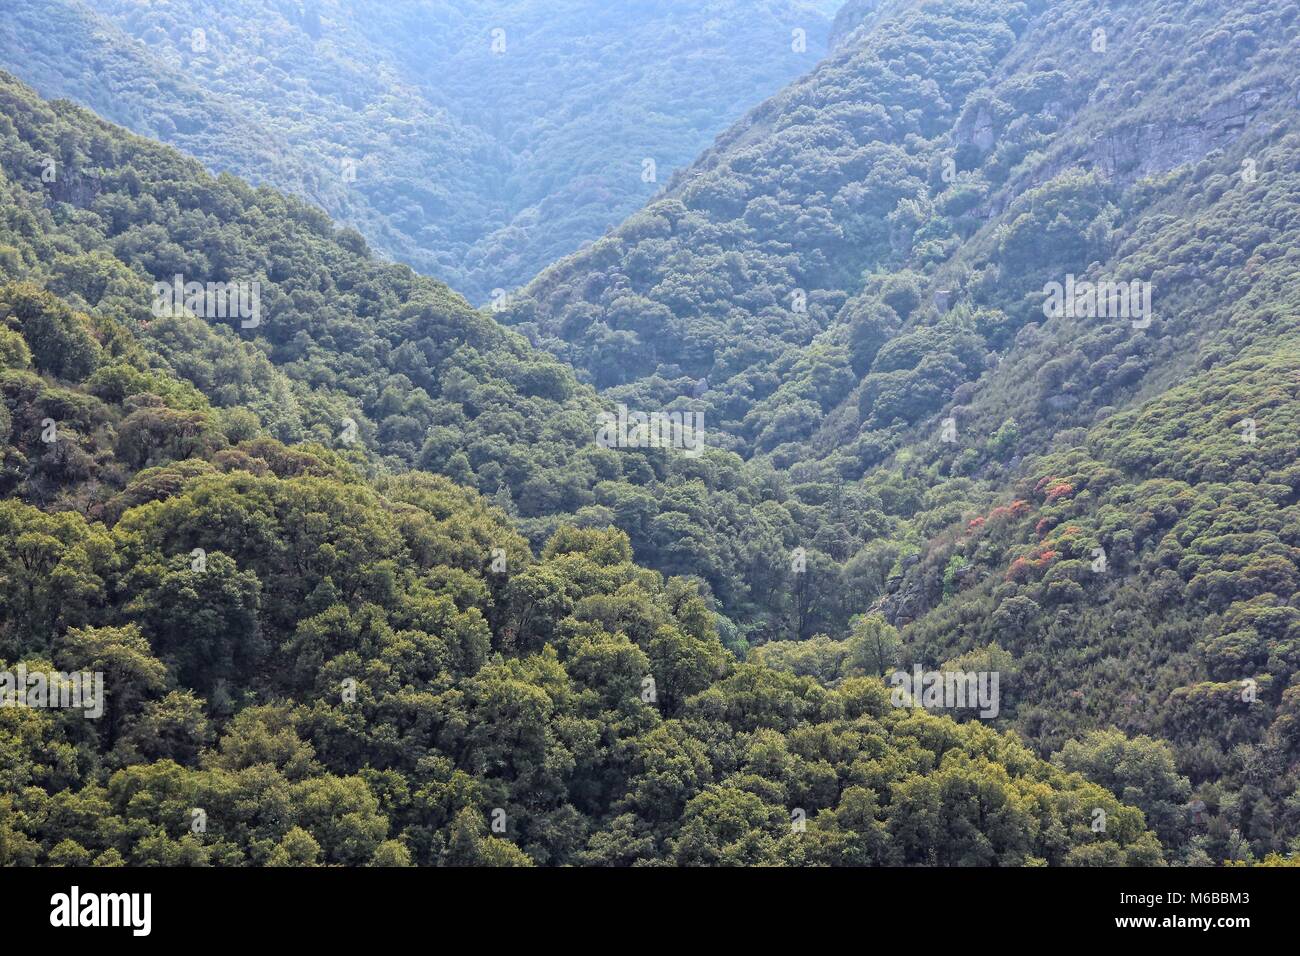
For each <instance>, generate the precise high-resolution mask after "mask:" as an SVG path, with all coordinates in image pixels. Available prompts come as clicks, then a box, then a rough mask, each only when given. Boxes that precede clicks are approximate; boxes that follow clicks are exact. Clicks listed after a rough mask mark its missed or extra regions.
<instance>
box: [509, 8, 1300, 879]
mask: <svg viewBox="0 0 1300 956" xmlns="http://www.w3.org/2000/svg"><path fill="white" fill-rule="evenodd" d="M838 32H839V33H840V36H839V37H838V44H839V45H838V47H837V51H836V52H835V53H833V54H832V56H831V57H829V58H828V60H827V61H826V62H825V63H824V64H822V65H821V66H820V67H819V68H818V70H817V71H816V72H815V73H814V74H813V75H811V76H810V77H808V78H807V79H805V80H803V81H800V82H798V83H796V84H794V85H793V86H792V87H790V88H789V89H788V90H786V91H785V92H783V93H782V94H781V95H779V96H778V97H776V98H774V99H773V100H771V101H769V102H768V103H767V104H764V105H763V106H762V107H760V108H758V109H756V110H755V111H754V112H753V113H752V114H751V115H750V116H749V117H748V118H746V120H744V121H742V122H741V123H740V124H738V125H737V126H736V127H735V128H734V129H733V130H732V131H730V132H729V133H728V134H726V135H724V136H723V137H721V138H720V140H719V142H718V143H717V144H716V145H715V147H714V148H713V149H712V150H710V151H709V152H708V153H707V154H705V155H704V156H703V157H702V158H701V159H700V160H699V161H698V162H697V163H696V165H695V166H694V167H692V169H691V170H689V171H687V172H685V173H683V174H682V175H681V176H679V177H678V178H677V179H676V180H675V181H674V184H673V188H672V189H671V190H670V193H669V195H668V196H666V197H665V198H663V199H662V200H659V201H657V202H655V203H652V204H650V205H649V206H648V207H647V208H646V210H644V211H643V212H641V213H638V214H637V215H636V216H634V217H632V218H631V219H629V220H628V222H627V223H625V224H624V226H622V227H620V229H619V230H616V231H615V232H614V233H613V234H612V235H611V236H609V237H607V238H606V239H604V240H602V241H601V242H599V243H597V244H596V245H595V246H593V247H592V248H591V249H590V250H587V251H585V252H583V253H580V254H578V255H576V256H574V257H571V258H570V259H568V260H565V261H564V262H561V263H559V264H557V265H556V266H555V267H553V268H552V269H550V270H548V271H547V272H546V273H544V274H543V275H541V276H540V277H539V278H538V279H537V280H535V281H534V282H533V283H532V284H531V285H530V286H529V287H528V289H527V290H525V293H524V294H523V295H522V296H521V297H520V298H519V299H518V300H517V303H516V305H515V308H514V310H513V311H512V313H511V314H510V319H511V320H512V321H514V322H516V323H518V326H519V327H520V328H521V329H523V330H524V331H526V332H527V333H528V334H529V335H530V337H531V338H533V339H534V340H535V341H536V342H538V343H539V344H542V345H544V346H545V347H547V348H549V349H551V350H552V351H554V352H556V354H558V355H560V356H562V357H563V358H565V359H566V360H567V361H570V362H572V363H574V364H575V365H576V366H578V367H579V368H581V369H586V370H587V372H588V374H589V377H590V378H591V379H592V380H593V381H594V382H595V383H596V384H598V385H601V386H603V387H604V388H605V394H606V396H607V397H609V398H613V399H618V400H621V401H625V402H626V403H627V404H629V405H630V406H632V407H642V408H656V407H682V408H691V409H695V410H700V411H702V412H703V413H704V416H705V420H706V421H709V422H711V423H712V424H713V432H712V433H713V434H714V435H715V436H716V435H717V433H718V432H719V431H721V432H724V433H725V436H724V437H721V438H720V439H719V440H720V441H721V443H723V444H724V445H725V446H726V447H730V448H732V449H734V450H736V451H737V452H739V453H740V454H741V455H742V456H744V457H746V458H748V459H749V460H750V462H751V463H753V464H756V465H758V466H759V468H760V469H763V468H769V467H770V468H771V469H772V470H773V471H774V472H775V473H776V474H778V475H781V476H782V477H783V480H784V481H785V482H787V483H788V484H787V487H788V488H789V489H791V491H792V494H793V496H794V497H796V498H797V499H800V500H806V501H809V502H814V503H822V502H830V501H835V502H837V503H838V502H843V501H845V500H846V497H845V496H848V495H852V496H853V497H852V498H851V499H847V500H852V501H853V502H854V505H850V506H849V508H848V509H847V510H848V517H847V520H843V521H838V522H837V521H835V520H834V519H835V518H836V516H837V515H838V513H839V507H840V506H839V505H838V504H837V505H836V507H835V508H834V509H830V510H828V511H826V512H823V513H822V514H821V515H820V516H819V518H818V522H819V523H818V537H817V539H816V540H815V541H812V542H811V543H810V547H808V549H807V562H808V564H807V568H808V570H807V571H806V572H805V576H804V577H803V578H802V579H800V578H798V577H793V576H792V577H791V578H790V579H789V580H793V581H798V582H799V584H797V585H795V586H794V587H796V588H800V587H801V588H802V589H803V593H804V595H805V596H807V595H811V599H810V601H809V606H808V608H807V613H806V614H803V613H800V614H798V623H797V626H796V627H795V636H797V637H799V638H804V637H807V636H808V635H809V634H810V633H812V632H814V631H816V630H825V631H826V632H827V633H828V634H831V635H834V636H836V637H839V638H843V640H838V641H837V640H820V639H819V640H814V641H805V642H803V643H801V644H798V645H794V644H791V643H788V642H780V643H775V644H767V645H765V646H763V647H762V648H761V649H760V653H759V656H760V657H762V658H763V659H764V660H765V661H769V662H771V663H773V664H774V665H776V666H781V667H785V668H788V669H791V670H793V671H795V672H797V673H804V674H815V675H818V676H820V677H822V678H823V679H829V680H834V679H835V676H836V674H837V673H839V668H840V667H841V666H842V665H843V663H844V662H845V661H846V660H849V659H850V657H851V655H850V652H849V644H848V641H849V640H859V639H862V638H863V637H870V636H871V635H873V634H879V633H880V624H879V623H874V624H873V623H871V621H872V619H871V618H866V619H862V620H860V621H859V622H858V623H857V624H856V625H854V627H853V628H852V629H850V628H849V627H846V626H845V623H844V621H843V619H842V618H839V617H838V616H837V614H838V612H837V611H836V609H835V608H834V607H833V605H834V603H835V601H834V599H833V598H831V597H830V596H829V595H832V594H843V593H844V592H845V590H846V589H847V590H849V591H850V593H851V594H852V598H851V599H850V600H849V601H848V602H847V603H848V604H850V605H851V606H854V609H855V610H856V611H859V612H866V611H876V612H879V613H880V614H882V615H883V616H884V618H885V621H886V622H887V623H888V624H890V625H893V626H895V627H897V628H898V631H899V638H900V641H901V644H900V646H899V648H898V651H897V656H896V658H895V659H896V660H897V661H898V662H900V663H902V664H903V665H905V666H911V665H912V664H920V665H922V666H924V667H936V666H945V667H957V668H969V669H976V670H979V669H985V668H992V669H1001V671H1002V672H1003V673H1004V675H1008V681H1009V684H1008V689H1007V691H1006V694H1007V700H1008V702H1009V705H1010V706H1009V709H1008V711H1006V712H1004V713H1003V714H1002V715H1001V716H1000V717H999V720H1004V721H1008V722H1010V724H1011V725H1012V726H1015V727H1016V728H1017V729H1019V730H1020V731H1021V732H1022V733H1024V734H1025V735H1026V737H1027V738H1028V739H1029V740H1030V741H1031V742H1033V743H1034V744H1035V746H1037V747H1038V748H1039V750H1040V752H1041V753H1044V754H1046V753H1051V752H1053V751H1059V754H1058V759H1060V760H1061V761H1062V762H1063V764H1064V765H1066V766H1071V767H1074V768H1084V767H1087V768H1091V769H1092V770H1093V771H1095V772H1098V773H1101V774H1102V777H1101V778H1103V779H1106V780H1108V785H1110V786H1112V787H1113V789H1115V791H1116V792H1123V793H1129V794H1130V795H1131V796H1132V797H1133V798H1134V799H1136V800H1138V802H1139V803H1140V804H1141V805H1143V806H1144V808H1145V809H1147V811H1148V815H1149V818H1151V819H1159V820H1160V821H1161V822H1160V823H1159V825H1158V828H1159V829H1160V831H1161V833H1162V837H1163V838H1165V839H1166V840H1167V841H1168V842H1169V843H1171V844H1173V845H1176V846H1178V847H1179V851H1178V852H1179V855H1180V856H1182V857H1183V858H1185V859H1187V860H1189V861H1193V862H1206V861H1207V860H1213V861H1217V860H1222V859H1225V858H1240V859H1245V858H1249V857H1251V856H1252V855H1254V856H1255V857H1258V856H1261V855H1263V854H1267V853H1270V852H1276V851H1285V850H1287V849H1288V848H1294V846H1295V841H1296V840H1297V838H1298V837H1300V817H1298V816H1297V814H1296V807H1297V806H1300V803H1298V802H1297V792H1298V791H1297V784H1298V781H1300V738H1297V736H1296V724H1295V721H1294V719H1293V716H1292V714H1291V711H1292V710H1293V709H1294V701H1293V697H1294V694H1295V692H1294V686H1293V684H1294V681H1295V663H1294V661H1293V660H1292V658H1293V656H1294V652H1295V651H1294V646H1293V645H1294V643H1295V640H1296V638H1297V634H1298V633H1300V632H1297V631H1296V627H1297V622H1296V620H1294V618H1295V615H1296V609H1297V608H1300V551H1298V550H1297V545H1298V544H1300V528H1298V527H1297V496H1298V494H1300V481H1298V480H1297V479H1298V475H1300V473H1298V472H1297V466H1296V462H1297V458H1298V457H1300V455H1298V452H1297V449H1300V427H1298V425H1297V420H1296V416H1295V405H1296V401H1297V390H1296V380H1295V375H1296V372H1297V371H1298V370H1300V369H1298V368H1297V366H1298V365H1300V299H1298V298H1297V292H1296V289H1297V280H1300V276H1298V275H1297V266H1298V265H1300V257H1298V256H1297V253H1296V251H1295V250H1296V248H1297V241H1298V239H1300V236H1298V231H1300V115H1298V113H1300V84H1298V83H1297V80H1296V78H1295V73H1294V69H1293V66H1292V65H1293V64H1294V63H1295V62H1296V61H1297V57H1298V56H1300V49H1298V37H1300V6H1298V5H1297V4H1295V3H1263V2H1260V3H1249V2H1248V3H1227V2H1219V0H1206V2H1198V3H1188V4H1180V5H1178V6H1177V9H1175V8H1174V7H1173V6H1172V5H1169V4H1165V3H1157V2H1141V0H1134V2H1130V3H1123V4H1107V5H1104V6H1103V5H1099V4H1097V3H1092V2H1083V0H1080V2H1065V3H1053V4H1047V3H1034V2H1029V3H998V2H960V0H956V2H943V3H940V2H897V3H893V4H884V5H881V6H880V7H879V8H876V9H875V10H874V12H873V14H872V17H871V19H870V21H869V22H868V23H867V24H866V26H865V28H864V29H861V30H858V31H857V32H844V31H838ZM1067 282H1068V283H1069V286H1070V288H1072V289H1073V288H1076V286H1077V287H1078V288H1083V286H1082V285H1081V284H1083V283H1094V284H1096V283H1105V282H1110V283H1124V285H1125V287H1127V286H1128V284H1129V283H1133V282H1136V283H1138V286H1137V287H1135V288H1140V292H1141V294H1142V295H1145V296H1147V297H1148V298H1147V300H1146V301H1147V303H1148V304H1149V306H1150V308H1149V309H1148V308H1146V307H1145V305H1144V303H1143V301H1142V299H1141V296H1139V297H1138V298H1137V299H1135V300H1133V301H1132V302H1131V303H1130V302H1129V301H1128V300H1125V301H1124V302H1123V309H1125V310H1127V309H1129V307H1130V305H1132V307H1133V309H1134V310H1136V311H1134V312H1133V314H1129V312H1127V311H1124V312H1120V311H1110V310H1108V309H1107V308H1106V307H1105V306H1103V307H1101V308H1100V309H1095V310H1094V311H1089V310H1088V308H1086V307H1085V306H1086V305H1087V303H1086V301H1085V300H1083V299H1080V305H1079V309H1078V310H1077V311H1076V310H1074V309H1070V310H1057V311H1052V310H1051V308H1050V300H1049V292H1050V289H1051V288H1052V283H1058V284H1059V287H1058V291H1059V288H1062V287H1064V286H1065V285H1066V283H1067ZM804 305H806V309H804V308H801V307H802V306H804ZM1093 305H1094V306H1095V305H1096V303H1095V302H1094V303H1093ZM867 502H870V505H869V506H868V510H866V511H864V510H862V508H861V505H862V503H867ZM825 518H830V519H831V520H830V521H824V520H822V519H825ZM846 533H847V534H846ZM796 603H798V602H797V600H796ZM787 620H789V618H787ZM850 635H853V636H852V637H851V636H850ZM1110 727H1118V728H1120V730H1122V731H1124V732H1125V733H1128V734H1131V735H1150V737H1147V736H1137V737H1136V738H1135V739H1133V740H1131V741H1129V742H1127V743H1125V742H1124V738H1123V737H1122V736H1121V737H1112V736H1109V734H1110V733H1111V732H1110V731H1109V730H1108V729H1107V728H1110ZM1085 735H1091V736H1086V739H1085V742H1084V743H1071V744H1068V745H1066V741H1069V740H1071V739H1076V740H1077V739H1079V738H1085ZM1117 740H1118V741H1119V742H1118V743H1117ZM1062 748H1064V749H1062ZM1117 761H1118V762H1119V763H1121V764H1122V765H1123V766H1124V768H1125V769H1123V770H1122V771H1119V772H1113V771H1108V770H1105V768H1106V767H1107V766H1108V765H1110V764H1113V763H1115V762H1117ZM1103 771H1104V772H1103Z"/></svg>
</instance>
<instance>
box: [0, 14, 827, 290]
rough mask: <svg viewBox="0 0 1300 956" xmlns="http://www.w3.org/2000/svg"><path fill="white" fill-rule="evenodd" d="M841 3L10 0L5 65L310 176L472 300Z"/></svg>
mask: <svg viewBox="0 0 1300 956" xmlns="http://www.w3.org/2000/svg"><path fill="white" fill-rule="evenodd" d="M836 5H837V4H836V3H835V2H834V0H758V2H755V0H745V2H738V0H725V2H712V3H707V4H700V3H696V2H687V0H641V2H636V3H618V4H610V3H604V2H593V0H564V2H554V0H552V2H546V3H509V4H505V3H501V2H499V0H403V2H398V3H382V4H375V3H366V2H356V0H308V2H300V0H236V2H222V3H208V2H204V0H183V2H170V3H166V4H156V3H148V2H142V0H96V2H94V3H87V2H82V0H55V2H53V3H43V2H40V3H38V2H28V0H11V2H8V3H6V5H5V16H4V18H3V19H2V20H0V66H3V67H4V68H6V69H9V70H10V71H12V72H14V73H15V74H17V75H18V76H19V77H21V78H22V79H24V80H25V81H27V82H28V83H31V84H32V85H33V86H35V87H36V88H37V89H38V90H39V91H40V92H41V93H42V94H43V95H45V96H47V97H54V96H66V97H69V98H71V99H74V100H76V101H77V102H80V103H83V104H85V105H87V106H89V107H91V108H92V109H94V110H95V111H96V112H97V113H99V114H100V115H101V116H103V117H105V118H106V119H109V120H112V121H114V122H117V123H120V124H121V125H123V126H126V127H128V128H130V129H132V130H134V131H135V132H137V133H141V134H143V135H146V136H150V137H152V138H155V139H160V140H163V141H164V142H168V143H172V144H174V145H176V146H178V147H179V148H181V149H183V150H184V151H186V152H187V153H189V154H190V155H192V156H195V157H197V158H198V159H200V160H201V161H203V162H204V164H205V165H207V166H208V167H209V168H211V169H214V170H218V171H229V172H232V173H235V174H237V175H239V176H241V177H243V178H246V179H249V180H251V181H252V182H254V183H268V184H271V185H275V186H277V187H280V188H282V189H286V190H289V191H291V192H294V193H296V194H298V195H301V196H304V197H306V198H308V199H310V200H312V201H313V202H315V203H316V204H318V205H320V206H322V207H323V208H324V209H325V210H327V211H328V212H329V213H330V214H331V215H332V216H334V217H335V218H338V219H341V220H343V221H345V222H347V223H349V224H351V225H354V226H355V227H357V228H358V229H360V230H361V232H362V233H363V234H364V235H365V236H366V237H367V238H368V239H369V240H370V241H371V243H372V244H373V245H374V246H375V247H376V248H377V249H379V250H381V251H382V252H384V253H385V254H386V255H388V256H390V257H393V258H396V259H397V260H398V261H402V262H407V263H409V264H411V265H413V266H415V267H416V268H417V269H419V270H420V271H422V272H425V273H427V274H431V275H435V276H437V277H439V278H441V279H443V280H444V281H447V282H449V283H450V284H451V285H452V286H453V288H455V289H456V290H457V291H459V292H461V293H463V294H465V295H467V296H469V297H470V299H471V300H473V301H475V302H476V303H480V302H483V301H486V300H487V299H488V298H489V296H490V295H491V293H492V290H493V289H496V288H502V289H511V288H513V287H514V286H516V285H519V284H522V283H523V282H525V281H526V280H527V279H528V278H530V277H531V276H532V275H534V274H535V273H536V272H538V271H539V270H540V269H542V268H543V267H544V266H546V265H548V264H549V263H551V262H552V261H554V260H555V259H557V258H559V257H560V256H563V255H565V254H567V253H569V252H572V251H573V250H574V249H575V248H577V247H578V246H579V244H581V243H582V242H584V241H588V240H592V239H595V238H597V237H598V236H599V235H600V234H601V232H602V231H604V230H605V229H606V228H607V227H608V226H611V225H613V224H615V223H617V222H618V221H620V220H621V219H622V218H624V217H625V216H626V215H628V214H629V213H631V212H632V211H634V210H635V209H636V208H638V207H639V206H640V205H641V204H642V203H644V202H645V201H646V199H648V198H650V197H651V196H653V195H654V194H655V192H657V191H658V189H659V188H660V184H661V183H663V182H665V181H666V180H667V178H668V175H669V174H670V172H671V171H672V170H673V169H675V168H677V167H679V166H681V165H684V164H685V163H688V162H689V161H690V160H691V159H692V158H694V156H695V155H696V154H697V153H698V152H699V151H700V150H701V149H702V148H704V147H705V146H707V145H708V143H709V142H710V141H711V139H712V138H713V136H714V135H716V133H717V132H718V131H719V130H721V129H722V128H723V127H724V126H725V125H726V123H727V122H729V121H730V120H731V119H733V118H734V117H735V116H737V115H739V114H741V113H742V112H743V111H744V110H745V109H747V108H749V107H750V106H752V105H753V104H755V103H757V102H759V101H761V100H762V99H763V98H764V97H765V96H767V95H770V94H771V93H774V92H776V91H777V90H778V89H780V87H781V86H782V85H783V84H785V83H786V82H788V81H789V80H790V79H793V78H794V77H796V76H798V75H800V74H802V73H804V72H806V71H807V70H809V69H811V68H812V66H813V65H814V64H815V63H816V62H817V60H818V59H819V58H820V56H821V55H822V53H823V52H824V51H825V44H826V36H827V33H828V31H829V29H830V18H831V16H832V15H833V13H834V9H835V6H836ZM796 31H801V33H799V34H798V37H797V38H796ZM795 46H799V49H797V50H796V49H795ZM647 160H651V161H653V163H654V168H653V169H651V168H649V167H647V166H645V165H644V164H645V161H647ZM647 180H648V181H647Z"/></svg>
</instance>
